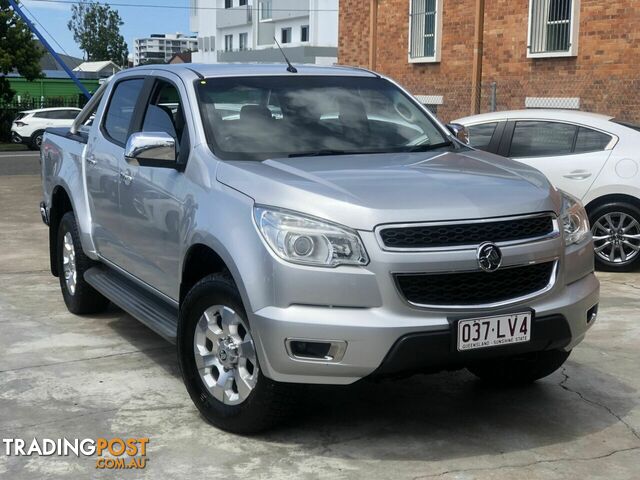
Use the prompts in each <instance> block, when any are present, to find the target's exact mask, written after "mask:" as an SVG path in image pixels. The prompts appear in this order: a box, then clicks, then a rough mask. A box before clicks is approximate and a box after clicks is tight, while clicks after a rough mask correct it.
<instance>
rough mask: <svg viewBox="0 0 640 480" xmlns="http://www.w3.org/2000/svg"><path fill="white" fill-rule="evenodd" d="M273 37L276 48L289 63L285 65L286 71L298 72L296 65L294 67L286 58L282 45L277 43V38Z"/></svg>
mask: <svg viewBox="0 0 640 480" xmlns="http://www.w3.org/2000/svg"><path fill="white" fill-rule="evenodd" d="M273 39H274V40H275V41H276V45H277V46H278V48H279V49H280V53H281V54H282V56H283V57H284V59H285V60H286V61H287V65H289V66H288V67H287V72H290V73H298V69H297V68H296V67H294V66H293V65H291V62H290V61H289V59H288V58H287V56H286V55H285V54H284V51H283V50H282V47H281V46H280V44H279V43H278V39H277V38H276V37H273Z"/></svg>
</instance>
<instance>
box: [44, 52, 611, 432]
mask: <svg viewBox="0 0 640 480" xmlns="http://www.w3.org/2000/svg"><path fill="white" fill-rule="evenodd" d="M450 130H453V129H452V128H451V129H450V128H448V127H447V126H444V125H442V124H441V123H440V122H439V121H438V120H437V119H436V118H435V117H434V116H433V115H431V114H430V113H429V111H428V110H426V109H425V108H424V107H423V106H422V105H420V104H419V103H418V102H417V101H416V100H415V99H414V98H413V97H412V96H411V95H409V94H408V93H407V92H406V91H405V90H403V89H402V88H401V87H399V86H398V85H397V84H395V83H394V82H393V81H391V80H389V79H387V78H385V77H382V76H379V75H377V74H376V73H373V72H370V71H366V70H362V69H356V68H344V67H313V66H308V67H298V68H297V69H296V68H289V69H286V68H285V66H282V65H262V66H256V65H215V66H213V65H191V64H188V65H170V66H165V65H162V66H149V67H141V68H134V69H131V70H127V71H124V72H121V73H119V74H117V75H115V76H114V77H112V78H111V79H110V81H108V82H107V83H106V84H105V85H103V86H102V87H101V88H100V90H99V91H98V92H96V94H95V95H94V97H93V98H92V99H91V100H90V101H89V103H88V104H87V106H86V107H85V109H84V110H83V111H82V113H81V114H80V115H79V116H78V118H77V119H76V121H75V123H74V125H73V127H72V128H71V129H70V130H49V131H47V132H46V134H45V136H44V140H43V144H42V150H41V155H42V177H43V187H44V199H43V202H42V204H41V213H42V216H43V219H44V221H45V223H47V224H48V225H49V227H50V229H49V231H50V236H49V238H50V241H49V243H50V252H51V271H52V273H53V274H54V275H56V276H58V277H59V278H60V286H61V289H62V295H63V297H64V301H65V303H66V305H67V307H68V308H69V310H70V311H71V312H73V313H76V314H89V313H95V312H98V311H101V310H103V309H104V308H106V307H107V305H108V303H109V302H113V303H114V304H116V305H118V306H119V307H121V308H122V309H124V310H125V311H127V312H128V313H130V314H131V315H132V316H133V317H135V318H136V319H138V320H140V321H141V322H143V323H144V324H145V325H147V326H148V327H149V328H151V329H152V330H154V331H156V332H157V333H158V334H160V335H162V336H163V337H165V338H166V339H168V340H169V341H171V342H174V343H176V344H177V351H178V357H179V362H180V366H181V371H182V375H183V377H184V382H185V384H186V387H187V390H188V392H189V394H190V396H191V398H192V400H193V402H194V403H195V404H196V406H197V407H198V408H199V409H200V411H201V412H202V414H203V416H204V417H205V418H206V419H207V420H208V421H210V422H211V423H213V424H214V425H216V426H218V427H220V428H223V429H226V430H230V431H234V432H240V433H249V432H255V431H258V430H261V429H265V428H268V427H270V426H272V425H274V424H275V423H276V422H278V421H279V420H281V419H282V418H283V417H284V416H286V414H287V412H288V411H289V410H290V409H291V408H292V407H293V406H294V405H295V404H296V403H297V402H298V400H297V398H298V397H297V393H298V392H299V391H300V388H299V385H300V384H312V383H316V384H318V383H319V384H350V383H353V382H356V381H358V380H360V379H363V378H385V377H395V376H400V375H407V374H412V373H428V372H436V371H440V370H444V369H458V368H467V369H469V370H470V371H471V372H473V373H474V374H476V375H477V376H478V377H480V378H481V379H483V380H486V381H490V382H497V383H506V384H513V383H526V382H531V381H534V380H537V379H539V378H542V377H544V376H546V375H548V374H550V373H552V372H553V371H555V370H556V369H558V368H559V367H560V366H561V365H562V364H563V362H564V361H565V360H566V359H567V357H568V356H569V353H570V352H571V349H573V348H574V347H575V346H576V345H577V344H578V343H579V342H580V341H581V340H582V339H583V338H584V336H585V333H586V331H587V330H588V329H589V327H590V326H591V325H592V324H593V322H594V320H595V318H596V315H597V309H598V297H599V283H598V280H597V279H596V277H595V276H594V273H593V263H594V261H593V245H592V239H591V234H590V232H589V228H588V221H587V217H586V214H585V211H584V209H583V208H582V205H581V204H580V202H579V201H578V200H576V199H575V198H573V197H571V196H570V195H567V194H565V193H563V192H561V191H558V190H556V189H555V188H554V187H553V186H551V185H550V184H549V182H548V181H547V179H546V178H545V177H544V176H543V175H542V174H541V173H539V172H538V171H536V170H535V169H533V168H530V167H528V166H525V165H523V164H520V163H517V162H514V161H510V160H507V159H504V158H501V157H498V156H495V155H492V154H488V153H484V152H479V151H475V150H473V149H471V148H468V147H467V146H465V145H464V144H463V143H462V142H459V141H458V140H457V139H456V136H455V135H454V134H452V131H450Z"/></svg>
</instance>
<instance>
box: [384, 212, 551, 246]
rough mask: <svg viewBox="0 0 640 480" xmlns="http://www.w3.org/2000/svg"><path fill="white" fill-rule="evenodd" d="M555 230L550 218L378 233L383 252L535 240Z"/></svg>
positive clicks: (537, 217)
mask: <svg viewBox="0 0 640 480" xmlns="http://www.w3.org/2000/svg"><path fill="white" fill-rule="evenodd" d="M554 228H555V227H554V224H553V217H552V216H551V215H540V216H533V217H524V218H515V219H508V220H496V221H488V222H478V223H453V224H446V225H419V226H402V227H400V226H397V227H394V226H391V227H385V228H382V229H381V230H380V239H381V240H382V243H383V244H384V246H385V247H386V248H392V249H407V250H411V249H422V248H434V247H450V246H460V245H478V244H480V243H483V242H494V243H498V242H508V241H516V240H525V239H529V238H530V239H534V238H538V237H544V236H546V235H549V234H551V233H553V231H554Z"/></svg>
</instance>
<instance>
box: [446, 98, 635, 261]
mask: <svg viewBox="0 0 640 480" xmlns="http://www.w3.org/2000/svg"><path fill="white" fill-rule="evenodd" d="M454 123H459V124H462V125H464V126H465V127H466V128H467V130H468V135H469V145H470V146H472V147H474V148H477V149H479V150H485V151H488V152H492V153H496V154H498V155H501V156H504V157H510V158H513V159H515V160H518V161H520V162H522V163H525V164H527V165H530V166H532V167H535V168H537V169H538V170H540V171H542V172H543V173H544V174H545V175H546V176H547V177H548V178H549V180H551V182H552V183H553V184H555V186H556V187H558V188H560V189H562V190H564V191H566V192H568V193H570V194H572V195H574V196H576V197H578V198H580V199H581V200H582V202H583V203H584V205H585V207H586V209H587V212H588V214H589V220H590V223H591V229H592V232H593V239H594V247H595V252H596V264H597V265H598V266H599V268H600V269H602V270H612V271H629V270H633V269H635V268H638V267H640V126H636V125H632V124H629V123H624V122H620V121H618V120H616V119H615V118H613V117H610V116H606V115H599V114H595V113H586V112H579V111H570V110H514V111H505V112H493V113H486V114H481V115H474V116H470V117H465V118H461V119H458V120H455V121H454Z"/></svg>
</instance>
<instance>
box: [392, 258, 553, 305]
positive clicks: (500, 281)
mask: <svg viewBox="0 0 640 480" xmlns="http://www.w3.org/2000/svg"><path fill="white" fill-rule="evenodd" d="M554 266H555V262H545V263H538V264H534V265H526V266H520V267H511V268H501V269H499V270H497V271H495V272H491V273H487V272H484V271H474V272H460V273H439V274H438V273H436V274H422V273H419V274H396V275H395V280H396V283H397V285H398V288H399V289H400V292H401V293H402V295H403V296H404V297H405V298H406V299H407V301H409V302H410V303H412V304H414V305H429V306H432V305H442V306H454V305H460V306H466V305H469V306H471V305H486V304H491V303H498V302H504V301H508V300H512V299H516V298H520V297H525V296H529V295H532V294H534V293H536V292H540V291H542V290H544V289H545V288H546V287H547V286H549V285H550V284H551V283H552V281H553V279H552V275H553V274H554Z"/></svg>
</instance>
